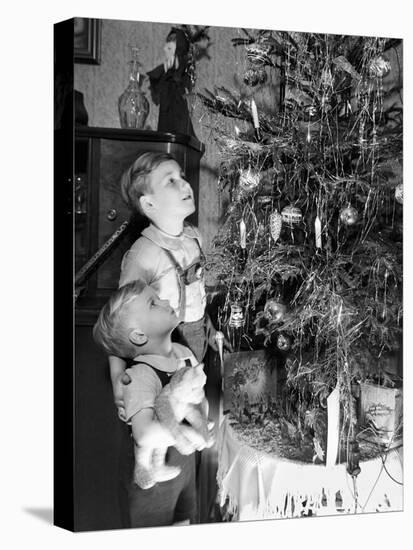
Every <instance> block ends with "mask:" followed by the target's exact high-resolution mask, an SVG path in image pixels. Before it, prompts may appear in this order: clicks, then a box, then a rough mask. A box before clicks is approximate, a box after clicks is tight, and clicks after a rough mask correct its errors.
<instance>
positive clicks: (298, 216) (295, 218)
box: [281, 204, 303, 225]
mask: <svg viewBox="0 0 413 550" xmlns="http://www.w3.org/2000/svg"><path fill="white" fill-rule="evenodd" d="M281 217H282V221H283V222H285V223H288V224H289V225H294V224H296V223H299V222H300V221H301V220H302V219H303V214H302V212H301V210H300V209H299V208H298V207H297V206H292V205H291V204H290V205H289V206H286V207H285V208H283V209H282V210H281Z"/></svg>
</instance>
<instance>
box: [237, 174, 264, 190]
mask: <svg viewBox="0 0 413 550" xmlns="http://www.w3.org/2000/svg"><path fill="white" fill-rule="evenodd" d="M259 183H260V175H259V174H258V172H255V171H254V170H251V168H248V169H247V170H240V175H239V185H240V188H241V189H242V190H243V191H247V192H249V191H253V190H254V189H256V188H257V187H258V184H259Z"/></svg>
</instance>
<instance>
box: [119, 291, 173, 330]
mask: <svg viewBox="0 0 413 550" xmlns="http://www.w3.org/2000/svg"><path fill="white" fill-rule="evenodd" d="M123 323H124V325H125V326H126V327H127V328H128V330H135V329H137V330H138V331H139V332H141V333H143V334H144V335H145V336H146V338H147V339H148V340H151V339H154V338H155V339H156V338H160V337H163V336H164V335H166V334H168V333H170V332H172V330H173V329H174V328H175V327H176V326H177V325H178V323H179V320H178V318H177V316H176V314H175V311H174V309H173V308H172V307H171V306H170V305H169V302H168V300H161V299H160V298H159V297H158V295H157V294H156V292H155V291H154V290H153V289H152V288H151V287H150V286H146V287H145V288H144V290H143V291H142V292H141V293H140V294H138V295H137V296H136V298H134V299H133V300H131V301H130V302H129V303H128V304H127V305H126V306H125V308H124V311H123Z"/></svg>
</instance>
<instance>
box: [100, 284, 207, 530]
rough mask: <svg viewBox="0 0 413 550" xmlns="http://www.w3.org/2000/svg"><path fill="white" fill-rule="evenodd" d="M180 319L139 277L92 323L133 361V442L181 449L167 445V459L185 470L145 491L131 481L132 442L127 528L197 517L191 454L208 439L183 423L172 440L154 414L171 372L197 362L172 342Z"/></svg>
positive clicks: (127, 398) (108, 346)
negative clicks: (156, 402)
mask: <svg viewBox="0 0 413 550" xmlns="http://www.w3.org/2000/svg"><path fill="white" fill-rule="evenodd" d="M178 322H179V320H178V318H177V316H176V314H175V311H174V310H173V308H172V307H171V306H170V305H169V303H168V301H166V300H161V299H160V298H159V297H158V296H157V295H156V293H155V291H154V290H153V289H152V288H151V287H149V286H147V285H146V284H145V283H144V282H143V281H140V280H137V281H134V282H132V283H128V284H126V285H124V286H123V287H121V288H120V289H119V290H118V291H116V292H115V294H114V295H113V296H112V297H111V298H110V300H109V301H108V303H107V304H106V305H105V306H104V308H103V309H102V311H101V312H100V315H99V318H98V321H97V322H96V325H95V327H94V337H95V339H96V341H97V342H98V343H100V344H101V345H102V346H103V348H104V349H105V350H106V351H107V352H108V353H110V354H114V355H118V356H122V357H125V358H128V359H133V360H134V361H135V364H134V365H133V366H132V367H131V368H129V369H127V374H128V375H129V377H130V380H131V381H130V383H129V384H128V385H125V386H124V399H123V400H124V406H125V419H126V421H127V422H128V423H130V425H131V428H132V435H133V439H134V441H135V442H136V443H137V444H138V445H144V446H145V445H148V446H151V447H158V446H162V445H175V446H177V447H178V448H179V449H180V451H181V452H179V451H178V450H177V449H176V448H174V447H170V448H169V449H168V458H167V463H168V465H169V466H177V467H179V468H180V469H181V473H180V474H179V475H178V477H176V478H174V479H172V480H170V481H165V482H163V483H158V484H156V485H155V486H154V487H152V488H151V489H147V490H143V489H140V488H139V487H138V486H136V485H135V484H134V483H133V462H134V461H133V452H131V449H132V448H133V447H132V445H130V448H129V449H128V456H127V457H126V461H124V464H125V466H126V468H125V471H124V475H123V476H122V478H123V479H122V485H123V489H124V494H125V495H126V498H127V507H128V509H129V523H126V524H125V527H150V526H160V525H172V524H174V523H179V522H193V521H194V520H195V518H196V492H195V459H194V454H193V453H194V451H195V450H200V449H201V448H203V447H204V446H205V445H206V444H207V443H208V442H205V441H204V440H203V439H202V438H201V437H200V436H199V435H198V434H197V433H196V432H195V431H194V430H192V428H191V427H190V426H185V425H181V433H180V434H178V436H177V440H175V441H174V439H173V438H172V436H171V434H169V433H168V432H167V431H166V430H165V429H164V428H163V427H162V426H161V424H159V422H157V420H156V419H155V418H154V403H155V400H156V398H157V397H158V395H159V394H160V393H161V391H162V387H163V386H164V385H166V384H167V383H168V381H169V379H170V377H171V376H172V375H173V373H174V372H175V371H176V370H178V369H179V368H181V367H183V366H185V365H186V364H189V365H192V366H195V365H196V364H197V361H196V360H195V358H194V356H193V354H192V353H191V351H190V350H189V349H188V348H186V347H184V346H182V345H180V344H175V343H172V341H171V333H172V331H173V330H174V328H175V327H176V326H177V324H178ZM124 459H125V457H124ZM122 508H123V509H125V506H123V507H122Z"/></svg>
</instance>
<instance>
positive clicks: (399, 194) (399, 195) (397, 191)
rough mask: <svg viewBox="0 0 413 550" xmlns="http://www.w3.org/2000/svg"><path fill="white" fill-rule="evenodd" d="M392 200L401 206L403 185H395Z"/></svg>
mask: <svg viewBox="0 0 413 550" xmlns="http://www.w3.org/2000/svg"><path fill="white" fill-rule="evenodd" d="M394 198H395V199H396V201H397V202H398V203H399V204H403V184H402V183H399V184H398V185H396V189H395V190H394Z"/></svg>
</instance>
